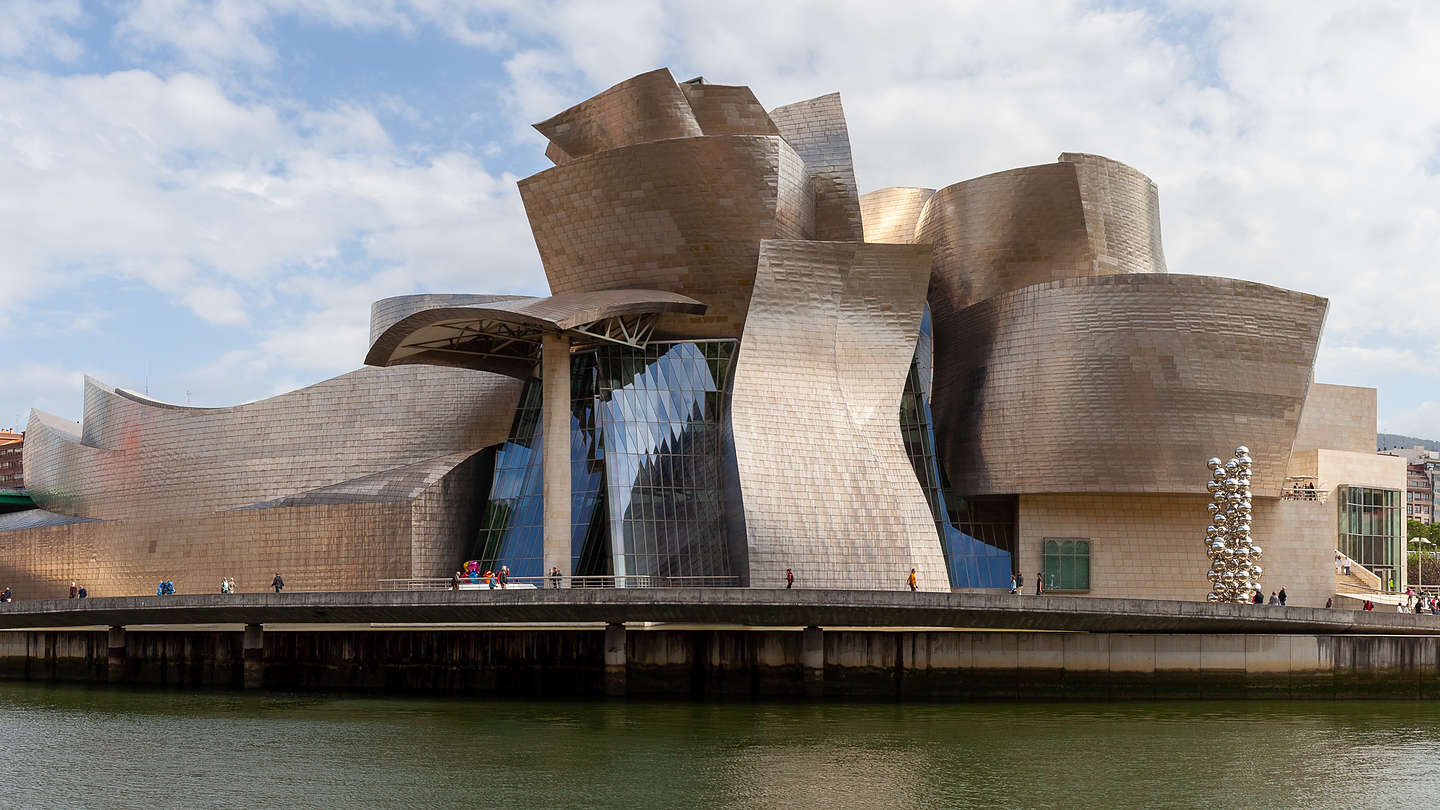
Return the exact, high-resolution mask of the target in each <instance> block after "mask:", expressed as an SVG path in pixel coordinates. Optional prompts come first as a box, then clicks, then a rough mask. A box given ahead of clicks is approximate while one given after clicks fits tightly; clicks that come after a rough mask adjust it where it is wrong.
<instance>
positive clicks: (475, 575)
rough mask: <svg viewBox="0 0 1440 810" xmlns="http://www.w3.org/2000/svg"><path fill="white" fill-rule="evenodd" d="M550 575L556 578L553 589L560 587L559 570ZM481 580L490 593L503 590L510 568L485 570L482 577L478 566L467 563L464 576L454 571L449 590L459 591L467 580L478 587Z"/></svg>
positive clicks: (555, 569)
mask: <svg viewBox="0 0 1440 810" xmlns="http://www.w3.org/2000/svg"><path fill="white" fill-rule="evenodd" d="M472 562H473V561H472ZM550 573H551V576H552V577H556V580H555V581H556V583H557V584H556V585H555V587H556V588H558V587H560V585H559V584H558V582H559V580H558V577H559V574H560V569H559V568H554V569H551V572H550ZM481 579H484V580H485V584H486V585H488V586H489V587H490V590H492V591H493V590H495V588H496V587H497V586H498V587H501V588H504V587H505V586H506V585H509V584H510V566H508V565H502V566H500V570H499V571H492V570H490V569H489V568H487V569H485V573H484V574H483V575H482V574H481V573H480V567H479V566H478V565H470V564H468V563H467V564H466V568H465V573H464V574H461V573H460V572H459V571H456V572H455V576H453V577H451V578H450V590H452V591H458V590H460V583H461V582H462V581H465V580H469V581H470V583H471V584H473V585H479V584H480V580H481Z"/></svg>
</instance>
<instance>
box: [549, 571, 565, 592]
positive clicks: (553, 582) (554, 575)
mask: <svg viewBox="0 0 1440 810" xmlns="http://www.w3.org/2000/svg"><path fill="white" fill-rule="evenodd" d="M562 577H563V575H562V574H561V573H560V566H558V565H557V566H555V567H553V568H551V569H550V587H551V588H554V589H555V590H557V591H558V590H560V580H561V579H562Z"/></svg>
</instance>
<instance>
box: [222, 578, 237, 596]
mask: <svg viewBox="0 0 1440 810" xmlns="http://www.w3.org/2000/svg"><path fill="white" fill-rule="evenodd" d="M235 592H236V591H235V580H233V579H231V578H230V577H225V578H224V579H222V580H220V593H223V594H232V593H235Z"/></svg>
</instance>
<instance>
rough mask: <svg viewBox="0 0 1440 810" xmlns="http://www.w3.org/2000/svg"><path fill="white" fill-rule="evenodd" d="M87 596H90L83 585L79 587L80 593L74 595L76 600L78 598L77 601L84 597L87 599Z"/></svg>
mask: <svg viewBox="0 0 1440 810" xmlns="http://www.w3.org/2000/svg"><path fill="white" fill-rule="evenodd" d="M89 595H90V592H89V591H87V590H85V586H84V585H81V586H80V592H79V593H78V594H76V598H78V599H84V598H85V597H87V596H89Z"/></svg>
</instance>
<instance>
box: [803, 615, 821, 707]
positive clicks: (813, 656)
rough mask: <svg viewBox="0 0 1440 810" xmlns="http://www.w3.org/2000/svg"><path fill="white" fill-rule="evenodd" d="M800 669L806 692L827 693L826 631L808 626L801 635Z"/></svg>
mask: <svg viewBox="0 0 1440 810" xmlns="http://www.w3.org/2000/svg"><path fill="white" fill-rule="evenodd" d="M800 670H801V674H802V680H803V681H804V689H803V691H804V693H805V694H806V695H807V696H809V697H823V696H824V694H825V631H823V630H821V629H820V628H818V627H814V626H811V627H807V628H805V629H804V630H803V631H801V636H800Z"/></svg>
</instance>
